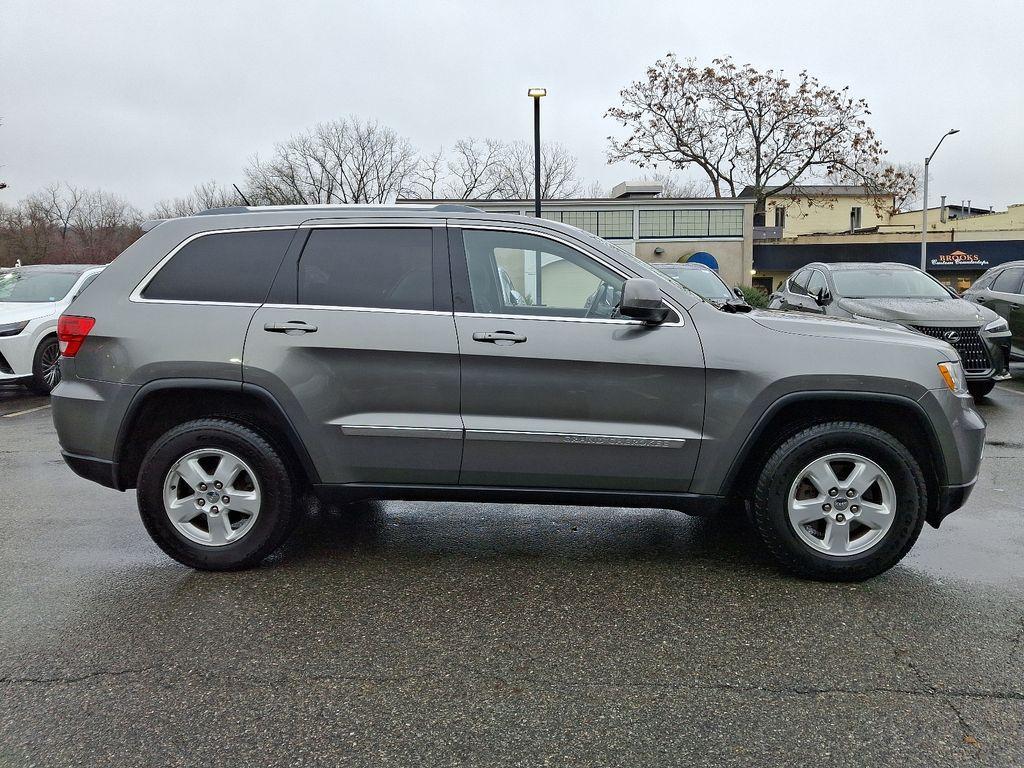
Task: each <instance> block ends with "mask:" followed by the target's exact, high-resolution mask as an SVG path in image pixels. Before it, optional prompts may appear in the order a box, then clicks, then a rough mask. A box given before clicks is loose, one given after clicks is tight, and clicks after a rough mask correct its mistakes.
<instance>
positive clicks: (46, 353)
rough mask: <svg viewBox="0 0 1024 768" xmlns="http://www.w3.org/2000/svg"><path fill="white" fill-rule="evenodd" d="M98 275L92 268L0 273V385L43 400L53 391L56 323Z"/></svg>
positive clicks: (57, 353) (49, 267)
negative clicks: (15, 386) (27, 390)
mask: <svg viewBox="0 0 1024 768" xmlns="http://www.w3.org/2000/svg"><path fill="white" fill-rule="evenodd" d="M102 271H103V267H99V266H96V265H91V264H90V265H86V264H45V265H43V264H41V265H37V266H30V267H15V268H13V269H0V384H28V385H29V386H30V387H32V388H33V389H34V390H36V391H37V392H40V393H42V394H49V392H50V391H51V390H52V389H53V388H54V387H56V386H57V384H58V383H59V382H60V366H59V365H58V363H59V361H60V346H59V345H58V343H57V318H58V317H60V314H61V312H63V311H64V310H65V309H66V308H67V306H68V305H69V304H70V303H71V302H72V300H73V299H74V298H75V297H76V296H77V295H78V294H80V293H81V292H82V291H83V290H84V289H85V287H86V286H87V285H88V284H89V283H91V282H92V281H93V280H94V279H95V278H96V276H97V275H98V274H99V273H100V272H102Z"/></svg>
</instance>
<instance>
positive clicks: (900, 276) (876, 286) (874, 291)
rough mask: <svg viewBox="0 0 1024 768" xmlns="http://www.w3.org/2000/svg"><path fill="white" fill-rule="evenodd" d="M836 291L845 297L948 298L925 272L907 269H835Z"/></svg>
mask: <svg viewBox="0 0 1024 768" xmlns="http://www.w3.org/2000/svg"><path fill="white" fill-rule="evenodd" d="M832 279H833V280H835V283H836V293H837V294H838V295H840V296H843V297H845V298H848V299H883V298H904V299H948V298H949V293H947V292H946V289H945V288H943V287H942V286H941V285H939V284H938V283H937V282H935V281H934V280H932V279H931V278H930V277H928V275H925V274H922V273H921V272H914V271H911V270H909V269H898V270H897V269H892V270H889V269H851V270H841V269H837V270H835V271H834V272H833V273H832Z"/></svg>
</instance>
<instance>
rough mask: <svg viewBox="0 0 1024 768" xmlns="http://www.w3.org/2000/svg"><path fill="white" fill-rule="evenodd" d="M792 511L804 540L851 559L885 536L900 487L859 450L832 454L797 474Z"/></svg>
mask: <svg viewBox="0 0 1024 768" xmlns="http://www.w3.org/2000/svg"><path fill="white" fill-rule="evenodd" d="M787 510H788V513H789V522H790V525H791V526H792V528H793V530H794V532H795V533H796V535H797V536H798V537H799V538H800V540H801V541H803V543H804V544H806V545H807V546H809V547H811V549H814V550H816V551H818V552H822V553H824V554H827V555H833V556H836V557H849V556H850V555H857V554H860V553H862V552H865V551H867V550H869V549H871V548H872V547H874V546H876V545H877V544H878V543H879V542H881V541H882V539H883V538H885V535H886V533H888V531H889V529H890V528H891V527H892V522H893V518H894V515H895V513H896V490H895V487H894V486H893V482H892V480H891V479H890V478H889V475H888V474H887V473H886V471H885V470H884V469H882V467H881V466H879V465H878V463H876V462H875V461H872V460H871V459H869V458H867V457H865V456H860V455H858V454H855V453H830V454H828V455H827V456H822V457H821V458H819V459H815V460H814V461H812V462H811V463H810V464H808V465H807V466H806V467H804V468H803V470H801V471H800V472H799V473H798V474H797V476H796V479H795V480H794V481H793V484H792V486H791V487H790V490H789V496H788V498H787Z"/></svg>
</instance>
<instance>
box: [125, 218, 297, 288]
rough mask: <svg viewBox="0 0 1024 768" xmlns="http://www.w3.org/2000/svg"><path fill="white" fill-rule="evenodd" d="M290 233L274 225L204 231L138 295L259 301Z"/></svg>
mask: <svg viewBox="0 0 1024 768" xmlns="http://www.w3.org/2000/svg"><path fill="white" fill-rule="evenodd" d="M294 233H295V230H292V229H273V230H263V231H260V232H222V233H218V234H215V235H203V236H202V237H199V238H196V239H195V240H193V241H192V242H190V243H188V244H187V245H185V246H184V247H182V249H181V250H180V251H178V252H177V253H176V254H174V256H172V257H171V260H170V261H168V262H167V263H166V264H165V265H164V266H163V268H162V269H161V270H160V271H159V272H158V273H157V274H156V277H154V278H153V279H152V280H151V281H150V283H149V285H147V286H146V288H145V290H143V291H142V297H143V298H146V299H165V300H170V301H222V302H230V303H234V304H261V303H262V302H263V301H264V299H266V297H267V292H268V291H269V290H270V284H271V283H272V282H273V280H274V275H276V274H277V269H278V267H280V266H281V260H282V259H283V258H284V254H285V251H286V250H288V244H289V243H290V242H291V239H292V235H293V234H294Z"/></svg>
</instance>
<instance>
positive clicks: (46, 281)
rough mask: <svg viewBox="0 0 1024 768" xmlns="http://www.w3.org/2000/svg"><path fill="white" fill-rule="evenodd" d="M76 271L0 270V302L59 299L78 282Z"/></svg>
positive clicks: (30, 301) (31, 301)
mask: <svg viewBox="0 0 1024 768" xmlns="http://www.w3.org/2000/svg"><path fill="white" fill-rule="evenodd" d="M78 278H79V275H78V273H76V272H34V271H31V272H30V271H27V270H18V269H13V270H10V271H6V272H0V302H5V301H11V302H20V303H26V304H27V303H33V302H45V301H60V300H61V299H63V298H64V297H65V296H67V295H68V291H70V290H71V288H72V287H73V286H74V284H75V283H76V282H78Z"/></svg>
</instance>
